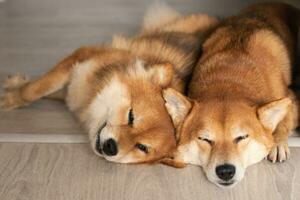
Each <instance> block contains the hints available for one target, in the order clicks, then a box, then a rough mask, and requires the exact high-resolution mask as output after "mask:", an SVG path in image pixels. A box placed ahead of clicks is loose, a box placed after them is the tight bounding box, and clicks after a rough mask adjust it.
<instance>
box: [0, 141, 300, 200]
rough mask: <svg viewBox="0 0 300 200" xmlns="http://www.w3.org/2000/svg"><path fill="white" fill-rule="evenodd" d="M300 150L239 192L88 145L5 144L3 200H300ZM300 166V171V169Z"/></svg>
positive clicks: (195, 174)
mask: <svg viewBox="0 0 300 200" xmlns="http://www.w3.org/2000/svg"><path fill="white" fill-rule="evenodd" d="M299 155H300V149H292V159H291V160H290V161H289V162H286V163H283V164H275V165H274V164H271V163H269V162H268V161H264V162H262V163H260V164H257V165H255V166H253V167H251V168H249V170H248V171H247V175H246V178H245V179H244V180H243V181H242V182H241V183H240V184H239V185H237V186H236V187H235V188H233V189H229V190H221V189H219V188H217V187H216V186H215V185H212V184H209V183H208V182H207V180H206V178H205V177H204V175H203V172H202V171H201V170H200V168H199V167H196V166H190V167H188V168H186V169H173V168H170V167H166V166H162V165H153V166H147V165H138V166H137V165H122V164H114V163H109V162H107V161H104V160H102V159H99V158H98V157H97V156H95V155H94V154H93V153H92V152H91V151H90V150H89V147H88V146H87V145H85V144H29V143H28V144H25V143H10V144H8V143H6V144H5V143H3V144H0V163H1V164H0V171H1V173H0V199H1V200H17V199H22V200H23V199H24V200H25V199H26V200H27V199H28V200H35V199H37V200H48V199H49V200H54V199H55V200H60V199H61V200H79V199H80V200H81V199H82V200H119V199H124V200H125V199H128V200H141V199H149V200H167V199H171V200H185V199H186V200H191V199H222V200H230V199H238V200H240V199H243V200H250V199H251V200H257V199H263V200H277V199H282V200H290V199H293V200H298V199H300V190H299V188H300V182H299V179H300V170H299V166H300V159H296V157H298V158H299ZM297 166H298V168H297Z"/></svg>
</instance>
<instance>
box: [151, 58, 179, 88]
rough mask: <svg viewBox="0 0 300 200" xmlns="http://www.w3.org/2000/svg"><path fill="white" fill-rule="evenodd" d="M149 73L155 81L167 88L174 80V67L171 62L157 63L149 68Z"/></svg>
mask: <svg viewBox="0 0 300 200" xmlns="http://www.w3.org/2000/svg"><path fill="white" fill-rule="evenodd" d="M149 74H150V79H151V81H153V83H156V84H159V85H160V86H161V87H163V88H165V87H167V86H168V85H170V84H171V82H172V79H173V75H174V67H173V66H172V65H171V64H170V63H162V64H155V65H153V66H151V68H150V69H149Z"/></svg>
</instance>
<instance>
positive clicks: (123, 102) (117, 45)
mask: <svg viewBox="0 0 300 200" xmlns="http://www.w3.org/2000/svg"><path fill="white" fill-rule="evenodd" d="M216 23H217V20H216V19H215V18H212V17H209V16H207V15H201V14H199V15H192V16H185V17H183V16H180V15H178V14H177V13H176V12H175V11H173V10H171V9H169V8H168V7H166V6H161V7H159V8H157V7H156V8H155V9H154V8H152V9H151V10H150V11H149V12H148V14H147V15H146V18H145V20H144V26H143V28H142V31H141V33H140V34H139V35H137V36H136V37H134V38H129V39H128V38H124V37H121V36H116V37H114V39H113V41H112V44H111V45H106V46H105V45H103V46H100V47H84V48H80V49H78V50H76V51H75V52H74V53H73V54H72V55H70V56H68V57H67V58H65V59H64V60H62V61H61V62H60V63H59V64H57V65H56V66H55V67H54V68H53V69H52V70H51V71H49V72H48V73H46V74H45V75H44V76H42V77H40V78H39V79H37V80H33V81H29V80H27V79H26V78H24V77H23V76H12V77H9V78H8V79H7V80H6V81H5V83H4V97H3V99H2V100H1V107H2V108H3V109H13V108H18V107H21V106H25V105H28V104H30V103H32V102H34V101H37V100H38V99H41V98H42V97H47V96H48V97H52V98H63V99H64V100H65V101H66V104H67V106H68V107H69V109H70V110H71V111H72V112H73V113H74V114H75V116H76V117H77V118H78V119H79V121H80V122H81V123H82V125H83V127H84V128H85V129H86V130H87V132H88V134H89V139H90V142H91V146H92V148H93V150H94V152H95V153H96V154H97V155H99V156H103V157H104V158H105V159H107V160H109V161H113V162H119V163H145V162H155V161H158V160H159V159H161V158H163V157H164V156H166V155H167V154H168V152H170V151H171V150H173V149H174V148H175V147H176V140H175V137H174V127H173V124H172V120H171V118H170V116H169V114H168V112H167V110H166V108H165V105H164V104H165V102H164V99H163V97H162V89H163V88H166V87H172V88H174V89H176V90H177V91H179V92H182V91H183V90H184V88H185V81H186V80H187V79H188V76H189V75H190V73H191V71H192V68H193V66H195V64H196V62H197V60H198V57H199V56H200V54H201V47H202V41H203V39H204V36H205V35H206V34H207V32H208V31H209V30H210V29H211V28H212V27H213V26H215V25H216ZM64 91H65V92H64Z"/></svg>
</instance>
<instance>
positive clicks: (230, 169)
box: [216, 164, 235, 181]
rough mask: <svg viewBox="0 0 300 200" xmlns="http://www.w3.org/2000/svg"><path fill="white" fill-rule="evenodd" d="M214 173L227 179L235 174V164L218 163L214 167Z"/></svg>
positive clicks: (224, 179)
mask: <svg viewBox="0 0 300 200" xmlns="http://www.w3.org/2000/svg"><path fill="white" fill-rule="evenodd" d="M216 174H217V175H218V177H219V178H220V179H222V180H223V181H229V180H230V179H232V178H233V177H234V175H235V166H233V165H230V164H224V165H219V166H217V168H216Z"/></svg>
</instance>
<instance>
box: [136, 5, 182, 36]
mask: <svg viewBox="0 0 300 200" xmlns="http://www.w3.org/2000/svg"><path fill="white" fill-rule="evenodd" d="M180 16H181V15H180V14H179V13H178V12H177V11H176V10H174V9H172V8H171V7H169V6H168V5H167V4H166V3H163V2H156V3H154V4H153V5H152V6H150V7H149V9H148V10H147V11H146V14H145V17H144V22H143V28H142V29H143V30H144V31H148V30H154V29H157V28H160V27H163V26H164V25H165V24H167V23H169V22H171V21H173V20H175V19H177V18H178V17H180Z"/></svg>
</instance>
